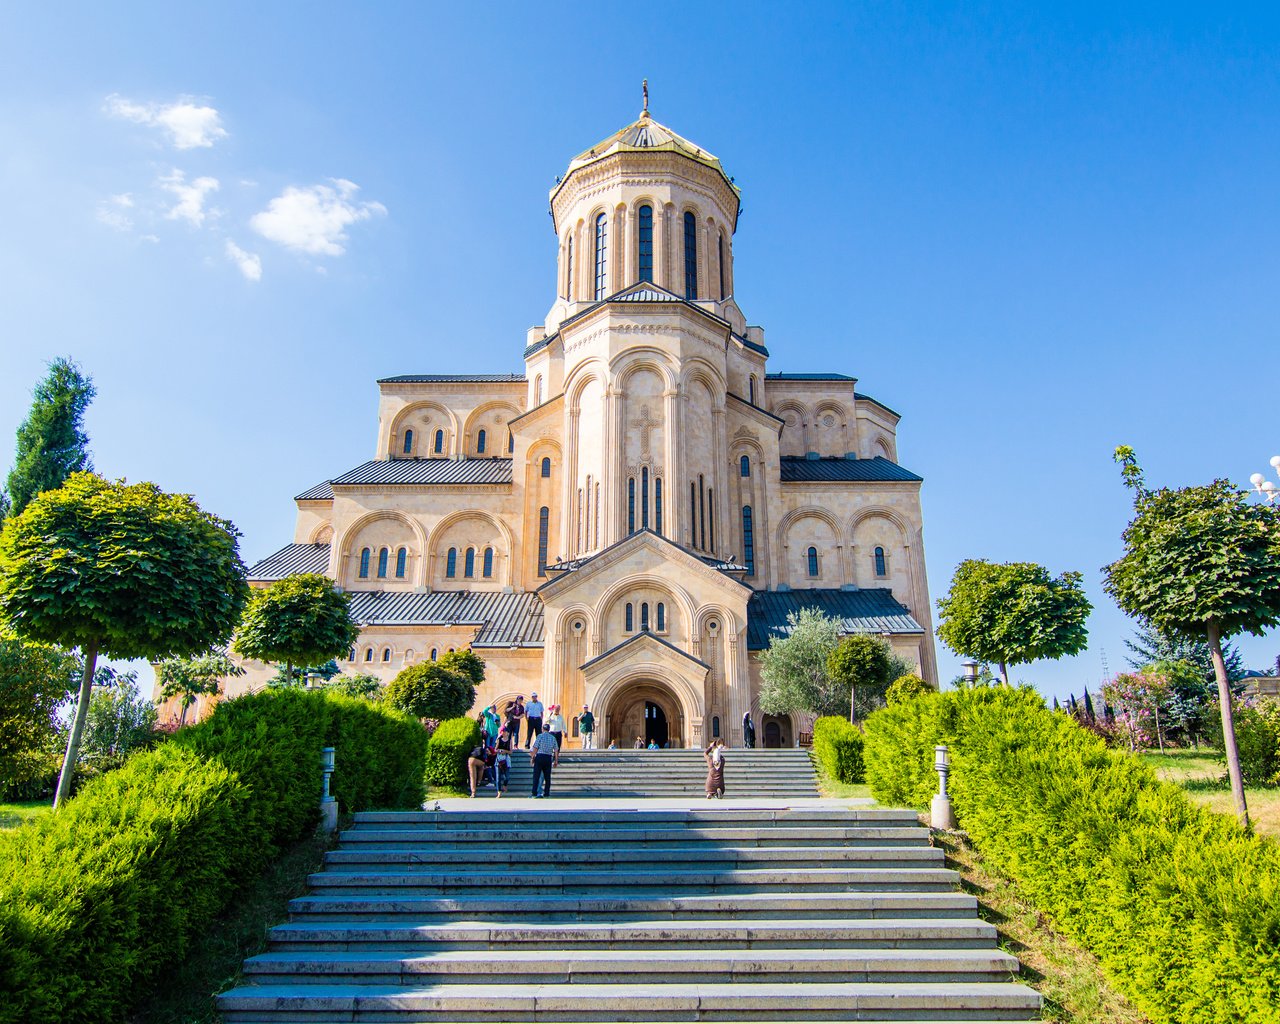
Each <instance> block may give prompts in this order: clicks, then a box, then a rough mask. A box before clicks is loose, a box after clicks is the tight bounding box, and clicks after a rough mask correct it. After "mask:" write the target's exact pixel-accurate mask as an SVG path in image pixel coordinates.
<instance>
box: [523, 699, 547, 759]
mask: <svg viewBox="0 0 1280 1024" xmlns="http://www.w3.org/2000/svg"><path fill="white" fill-rule="evenodd" d="M543 710H544V708H543V707H542V701H540V700H538V695H537V694H536V693H531V694H529V703H528V704H526V705H525V706H524V714H525V721H527V722H528V723H529V726H528V728H529V735H528V736H527V737H526V738H525V741H524V745H525V746H526V747H527V746H529V744H531V743H532V742H533V741H534V740H535V739H536V738H537V737H538V734H539V733H541V732H542V712H543Z"/></svg>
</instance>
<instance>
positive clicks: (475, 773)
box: [467, 739, 488, 797]
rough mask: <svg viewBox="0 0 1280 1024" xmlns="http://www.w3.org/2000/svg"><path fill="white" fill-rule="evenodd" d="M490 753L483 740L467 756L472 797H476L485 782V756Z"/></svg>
mask: <svg viewBox="0 0 1280 1024" xmlns="http://www.w3.org/2000/svg"><path fill="white" fill-rule="evenodd" d="M486 753H488V751H487V750H486V749H485V745H484V740H483V739H482V740H481V741H480V742H479V743H477V744H476V745H475V746H474V747H472V748H471V753H469V754H468V755H467V775H468V776H469V778H470V780H471V795H472V796H473V797H474V796H475V795H476V790H477V789H479V788H480V784H481V783H482V782H483V781H484V756H485V754H486Z"/></svg>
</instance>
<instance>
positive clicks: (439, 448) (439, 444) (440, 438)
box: [435, 430, 444, 455]
mask: <svg viewBox="0 0 1280 1024" xmlns="http://www.w3.org/2000/svg"><path fill="white" fill-rule="evenodd" d="M435 451H436V454H437V455H441V454H443V453H444V431H443V430H437V431H436V445H435Z"/></svg>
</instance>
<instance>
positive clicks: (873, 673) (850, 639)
mask: <svg viewBox="0 0 1280 1024" xmlns="http://www.w3.org/2000/svg"><path fill="white" fill-rule="evenodd" d="M897 667H898V665H897V663H896V662H895V660H894V657H893V648H892V647H890V646H889V642H888V641H887V640H885V639H883V638H882V637H878V636H872V635H871V634H870V633H850V634H849V635H848V636H846V637H843V638H841V640H840V642H839V643H838V644H836V646H835V649H834V650H832V651H831V653H830V654H828V655H827V675H828V676H829V677H830V678H831V681H832V683H833V684H835V685H836V686H839V687H841V688H842V689H843V690H844V692H845V693H847V694H849V721H850V722H856V721H858V720H859V719H861V718H866V717H867V715H869V714H871V712H872V711H875V710H876V709H877V708H880V707H884V697H885V690H887V689H888V688H889V681H890V680H891V679H892V678H893V673H894V671H895V669H897Z"/></svg>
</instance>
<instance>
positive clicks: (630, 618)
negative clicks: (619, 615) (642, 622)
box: [623, 601, 635, 633]
mask: <svg viewBox="0 0 1280 1024" xmlns="http://www.w3.org/2000/svg"><path fill="white" fill-rule="evenodd" d="M623 617H624V618H625V620H626V621H625V622H624V623H623V629H625V630H626V631H627V632H628V633H630V632H631V631H632V630H634V629H635V609H634V608H632V606H631V602H630V601H628V602H627V607H626V609H625V612H624V616H623Z"/></svg>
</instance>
